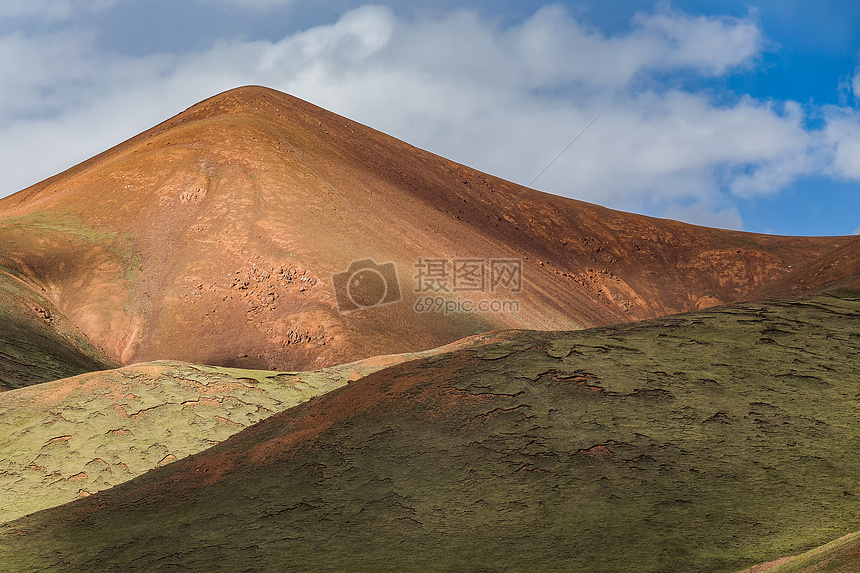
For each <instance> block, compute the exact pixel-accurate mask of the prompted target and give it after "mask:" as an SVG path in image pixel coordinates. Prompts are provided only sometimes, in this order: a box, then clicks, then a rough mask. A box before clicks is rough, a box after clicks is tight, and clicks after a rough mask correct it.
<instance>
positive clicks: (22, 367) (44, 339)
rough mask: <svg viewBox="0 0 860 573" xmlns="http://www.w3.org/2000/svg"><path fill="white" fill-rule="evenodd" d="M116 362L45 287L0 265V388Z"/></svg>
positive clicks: (13, 386)
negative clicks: (36, 287)
mask: <svg viewBox="0 0 860 573" xmlns="http://www.w3.org/2000/svg"><path fill="white" fill-rule="evenodd" d="M116 366H118V363H117V362H116V360H114V359H112V358H111V357H110V356H109V355H108V354H107V353H106V352H105V351H103V350H102V349H100V348H98V347H97V346H96V345H94V344H93V343H92V341H90V340H89V339H88V338H87V337H86V336H85V335H84V334H83V332H81V330H80V329H79V328H78V327H77V326H76V325H75V324H73V323H72V322H71V321H70V320H69V319H68V318H66V317H65V316H64V315H63V314H62V313H61V312H60V311H59V310H58V309H57V308H56V307H55V306H54V305H53V304H52V302H51V300H50V297H49V296H48V295H47V293H44V292H41V293H40V292H36V291H35V290H34V289H32V288H31V287H30V286H29V285H27V284H26V283H23V282H21V281H20V280H19V279H18V278H16V277H14V276H13V275H10V274H9V272H8V271H7V270H6V269H4V268H2V267H0V391H3V390H10V389H13V388H22V387H25V386H30V385H32V384H38V383H40V382H47V381H50V380H56V379H58V378H66V377H68V376H75V375H77V374H81V373H83V372H90V371H93V370H104V369H106V368H114V367H116Z"/></svg>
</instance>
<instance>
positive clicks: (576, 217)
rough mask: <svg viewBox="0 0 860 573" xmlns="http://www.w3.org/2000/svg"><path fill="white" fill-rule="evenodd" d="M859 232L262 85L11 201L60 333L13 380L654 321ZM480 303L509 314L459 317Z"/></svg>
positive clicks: (308, 364)
mask: <svg viewBox="0 0 860 573" xmlns="http://www.w3.org/2000/svg"><path fill="white" fill-rule="evenodd" d="M851 241H852V238H850V237H841V238H802V237H794V238H792V237H775V236H765V235H755V234H750V233H741V232H731V231H722V230H715V229H709V228H704V227H697V226H693V225H686V224H682V223H678V222H674V221H668V220H660V219H653V218H648V217H644V216H639V215H632V214H627V213H621V212H618V211H613V210H610V209H606V208H603V207H599V206H597V205H593V204H589V203H583V202H580V201H574V200H570V199H565V198H561V197H557V196H552V195H547V194H544V193H540V192H538V191H534V190H530V189H526V188H524V187H521V186H519V185H516V184H513V183H510V182H507V181H504V180H501V179H498V178H496V177H492V176H490V175H487V174H484V173H480V172H478V171H476V170H474V169H470V168H468V167H465V166H463V165H459V164H457V163H454V162H453V161H450V160H448V159H444V158H442V157H438V156H436V155H433V154H431V153H428V152H426V151H422V150H420V149H417V148H415V147H412V146H410V145H408V144H406V143H404V142H402V141H398V140H396V139H394V138H392V137H390V136H387V135H385V134H382V133H379V132H377V131H374V130H372V129H369V128H367V127H365V126H362V125H360V124H358V123H356V122H354V121H351V120H348V119H346V118H343V117H340V116H338V115H335V114H333V113H330V112H327V111H325V110H322V109H320V108H317V107H315V106H313V105H311V104H309V103H306V102H303V101H301V100H298V99H296V98H294V97H290V96H288V95H285V94H282V93H279V92H276V91H273V90H270V89H266V88H262V87H245V88H239V89H235V90H231V91H228V92H225V93H223V94H220V95H218V96H215V97H213V98H211V99H209V100H206V101H204V102H201V103H200V104H197V105H195V106H193V107H191V108H189V109H188V110H186V111H184V112H182V113H180V114H179V115H177V116H175V117H173V118H171V119H169V120H167V121H166V122H164V123H162V124H160V125H158V126H156V127H154V128H153V129H151V130H149V131H147V132H144V133H142V134H141V135H139V136H137V137H134V138H132V139H130V140H128V141H126V142H124V143H122V144H120V145H118V146H116V147H114V148H112V149H110V150H108V151H106V152H104V153H102V154H100V155H98V156H96V157H94V158H92V159H90V160H89V161H86V162H84V163H82V164H80V165H78V166H75V167H73V168H71V169H69V170H68V171H66V172H64V173H61V174H59V175H57V176H55V177H52V178H50V179H48V180H46V181H43V182H41V183H39V184H37V185H34V186H32V187H30V188H28V189H25V190H23V191H21V192H19V193H17V194H15V195H12V196H9V197H6V198H4V199H2V200H0V270H2V275H0V277H3V278H2V280H0V292H2V293H5V294H2V296H5V297H6V298H10V297H12V298H14V300H15V301H18V302H17V303H13V306H14V304H17V307H16V308H18V310H16V312H17V313H18V314H22V313H23V314H22V315H26V316H27V317H28V319H29V321H30V322H31V323H32V324H31V325H30V326H28V327H27V328H31V327H32V328H36V327H38V329H41V330H45V328H46V326H47V327H49V328H50V329H52V332H51V333H45V334H44V335H40V336H44V337H47V338H49V339H50V340H52V342H50V343H49V346H50V348H47V347H46V349H45V352H47V354H48V355H49V356H50V358H49V359H46V361H47V362H46V364H45V365H43V364H41V363H40V364H30V365H27V367H28V368H30V367H32V368H34V369H35V370H32V371H31V373H30V374H29V375H27V376H24V377H23V378H22V375H21V374H20V372H18V373H16V372H17V371H15V368H14V367H11V366H9V363H10V360H8V358H7V359H6V360H5V361H3V362H0V376H1V377H2V381H3V383H4V384H5V387H7V388H9V387H19V386H21V385H23V384H27V383H32V382H37V381H42V380H48V379H55V378H58V377H62V376H68V375H73V374H78V373H80V372H81V371H85V370H87V369H96V368H109V367H113V366H116V365H118V364H126V365H127V364H133V363H136V362H145V361H152V360H178V361H188V362H194V363H204V364H211V365H220V366H226V367H240V368H257V369H265V370H285V369H286V370H303V371H307V370H315V369H318V368H322V367H326V366H332V365H336V364H341V363H344V362H349V361H353V360H359V359H362V358H368V357H372V356H376V355H381V354H393V353H403V352H412V351H416V350H424V349H430V348H434V347H438V346H441V345H444V344H448V343H451V342H453V341H455V340H459V339H461V338H463V337H466V336H469V335H474V334H478V333H481V332H486V331H489V330H493V329H499V328H534V329H541V330H558V329H562V330H570V329H578V328H586V327H592V326H599V325H607V324H613V323H618V322H628V321H634V320H641V319H648V318H654V317H657V316H663V315H667V314H672V313H677V312H684V311H690V310H695V309H697V308H706V307H710V306H714V305H719V304H726V303H730V302H733V301H737V300H740V299H743V298H744V297H749V296H750V295H751V293H754V292H756V289H761V288H763V287H766V286H767V285H769V284H771V283H774V282H775V281H779V280H781V279H785V280H790V278H791V276H792V275H793V274H794V273H796V272H798V271H799V270H800V269H805V268H807V267H808V266H809V265H811V264H813V263H814V262H815V261H820V260H822V257H826V256H829V255H831V254H833V253H835V252H836V251H837V250H838V249H840V248H847V246H848V245H849V243H850V242H851ZM362 261H363V262H362ZM356 264H357V265H358V266H355V265H356ZM351 265H353V266H352V267H351ZM377 265H380V266H377ZM458 269H459V270H458ZM350 278H351V279H353V280H352V281H351V282H350V281H347V279H350ZM338 281H340V282H338ZM9 285H12V286H11V287H10V286H9ZM439 287H445V288H447V292H443V291H440V292H437V291H436V290H435V289H436V288H439ZM9 288H12V289H13V290H14V289H18V290H20V289H26V290H27V291H28V292H27V294H26V295H15V294H14V293H13V291H10V290H8V289H9ZM804 288H805V287H804ZM804 288H800V289H799V290H800V291H803V290H804ZM362 289H363V290H362ZM368 289H369V290H368ZM353 290H355V292H353ZM416 291H417V292H416ZM347 295H349V296H347ZM350 296H351V297H352V298H350ZM22 297H23V299H27V300H31V301H32V300H36V299H38V300H39V302H38V304H36V303H32V304H31V303H21V300H22ZM428 297H430V300H429V302H430V303H431V304H427V302H428ZM481 301H484V304H487V305H496V306H495V307H488V308H487V309H486V310H490V311H494V310H498V311H499V312H460V311H461V310H462V307H463V306H464V304H465V305H467V306H468V305H471V304H478V303H480V302H481ZM378 302H381V303H386V304H379V305H376V303H378ZM22 304H23V306H22ZM437 304H438V306H435V305H437ZM362 306H372V308H365V309H363V310H362V309H361V308H360V307H362ZM356 307H358V309H357V310H356ZM28 308H29V309H30V310H29V311H28V310H26V309H28ZM347 308H351V309H352V312H341V311H344V310H346V309H347ZM39 309H50V316H51V317H53V318H54V321H55V322H54V323H47V324H46V323H45V321H44V320H43V318H44V312H43V311H42V310H39ZM416 309H417V310H418V311H423V312H416ZM40 321H41V322H40ZM61 324H62V325H66V326H63V327H62V328H61V327H60V325H61ZM34 325H35V326H34ZM66 327H67V328H66ZM64 328H65V330H63V329H64ZM15 336H17V335H10V334H9V333H8V332H5V331H4V328H3V327H0V341H8V340H10V339H11V338H15ZM27 336H30V335H29V334H28V335H27ZM10 337H11V338H10ZM16 340H17V339H16ZM67 358H68V359H67ZM16 360H20V358H15V357H13V359H12V360H11V362H12V363H14V364H18V363H19V362H17V361H16ZM51 361H53V362H60V363H63V364H66V365H67V366H64V367H63V368H65V370H62V369H60V370H58V367H56V366H51V365H50V364H48V362H51ZM51 363H52V362H51ZM72 365H75V366H72Z"/></svg>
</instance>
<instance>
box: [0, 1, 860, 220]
mask: <svg viewBox="0 0 860 573" xmlns="http://www.w3.org/2000/svg"><path fill="white" fill-rule="evenodd" d="M222 1H225V2H226V1H228V0H222ZM0 2H2V0H0ZM262 3H266V2H265V1H264V2H262ZM274 3H275V0H272V2H271V4H274ZM7 5H11V3H7ZM261 5H262V4H261ZM2 6H4V4H2V3H0V7H2ZM761 42H762V39H761V34H760V31H759V30H758V28H757V27H756V25H755V24H754V23H753V22H752V21H750V20H746V19H729V18H710V17H708V18H706V17H691V16H688V15H685V14H682V13H678V12H672V11H667V10H663V11H660V12H658V13H657V14H640V15H638V16H637V17H636V19H635V21H634V22H633V26H632V28H631V30H630V31H629V32H628V33H626V34H620V35H615V36H606V35H604V34H602V33H601V32H599V31H596V30H594V29H591V28H588V27H586V26H584V25H583V24H582V23H580V22H579V21H577V20H576V19H575V18H573V17H572V16H571V15H570V14H569V13H567V12H566V11H565V10H564V9H562V8H560V7H557V6H555V7H548V8H544V9H542V10H540V11H538V12H537V13H536V14H534V15H533V16H532V17H531V18H528V19H527V20H525V21H523V22H521V23H519V24H517V25H514V26H510V27H504V26H501V25H500V24H499V23H497V22H493V21H488V20H486V19H484V18H483V17H481V16H480V15H479V14H477V13H475V12H471V11H458V12H454V13H450V14H446V15H441V16H439V15H435V16H431V15H425V16H421V17H417V18H415V19H403V18H399V17H397V16H396V15H395V14H394V13H393V12H392V11H391V10H390V9H388V8H385V7H381V6H364V7H361V8H358V9H356V10H353V11H350V12H348V13H346V14H344V15H343V16H342V17H341V18H340V19H339V20H338V21H337V22H334V23H332V24H330V25H325V26H318V27H315V28H312V29H308V30H305V31H302V32H298V33H295V34H292V35H289V36H287V37H285V38H283V39H282V40H280V41H278V42H270V41H261V40H247V41H245V40H243V41H238V40H234V41H220V42H218V43H216V44H215V45H213V46H212V47H211V48H209V49H207V50H204V51H200V52H195V53H189V54H183V55H176V54H162V55H156V56H148V57H130V56H122V55H118V54H110V53H102V52H100V51H98V50H97V49H96V47H95V45H94V43H93V36H92V35H91V34H89V33H87V32H85V31H83V29H82V28H80V27H69V28H68V29H67V30H66V31H65V32H63V33H61V34H57V35H53V36H24V35H20V34H19V35H10V36H6V37H2V38H0V130H2V137H0V156H3V157H4V158H6V159H7V160H8V165H11V166H14V170H7V172H6V174H5V177H4V181H3V187H0V196H2V195H3V194H8V193H9V192H13V191H15V190H17V189H20V188H23V187H24V186H26V185H28V184H31V183H34V182H35V181H36V180H38V179H40V178H44V177H48V176H50V175H52V174H54V173H56V172H58V171H60V170H61V169H63V168H66V167H68V166H70V165H72V164H73V163H75V162H77V161H81V160H83V159H86V158H88V157H90V156H92V155H94V154H95V153H98V152H100V151H102V150H104V149H105V148H106V147H108V146H110V145H113V144H115V143H118V142H119V141H121V140H123V139H125V138H127V137H130V136H132V135H134V134H136V133H137V132H139V131H142V130H143V129H146V128H148V127H150V126H151V125H153V124H155V123H157V122H158V121H160V120H162V119H164V118H166V117H168V116H170V115H173V114H174V113H176V112H178V111H180V110H182V109H184V108H185V107H187V106H189V105H191V104H193V103H195V102H196V101H199V100H202V99H204V98H206V97H209V96H211V95H214V94H215V93H218V92H220V91H223V90H225V89H229V88H231V87H235V86H238V85H243V84H262V85H267V86H270V87H273V88H276V89H280V90H282V91H286V92H289V93H292V94H294V95H296V96H298V97H302V98H304V99H307V100H309V101H311V102H312V103H315V104H317V105H320V106H322V107H325V108H327V109H330V110H332V111H335V112H337V113H340V114H343V115H346V116H349V117H351V118H353V119H355V120H357V121H360V122H362V123H365V124H368V125H371V126H373V127H375V128H377V129H381V130H382V131H386V132H388V133H391V134H392V135H394V136H396V137H398V138H400V139H403V140H405V141H408V142H410V143H413V144H415V145H418V146H420V147H424V148H426V149H429V150H430V151H433V152H436V153H439V154H442V155H444V156H446V157H450V158H452V159H454V160H456V161H460V162H463V163H466V164H468V165H471V166H473V167H477V168H479V169H482V170H484V171H488V172H490V173H493V174H496V175H500V176H502V177H506V178H508V179H511V180H514V181H516V182H518V183H524V184H525V183H528V182H530V181H531V180H532V179H533V178H534V176H535V175H537V174H538V173H539V172H540V171H541V170H542V169H543V168H544V167H546V165H547V164H548V163H549V161H551V160H552V159H553V158H554V157H555V156H556V155H557V154H558V152H559V151H560V150H561V149H563V148H564V147H565V145H567V144H568V143H569V142H570V140H571V139H572V138H573V136H574V135H576V134H577V133H578V132H579V131H580V130H581V129H582V128H583V127H585V126H586V125H588V123H589V122H590V121H591V120H593V119H594V117H595V116H596V115H597V114H598V113H600V111H601V110H602V109H603V108H604V107H605V106H606V104H607V103H609V102H610V101H612V99H613V98H614V97H616V96H617V95H618V94H622V96H621V97H620V99H618V101H617V103H616V104H615V105H614V106H613V107H612V108H611V109H610V110H609V111H608V112H607V113H606V114H605V115H604V116H603V117H601V119H600V120H599V121H598V122H597V123H595V124H594V125H593V126H592V127H591V128H590V129H589V131H588V132H587V133H586V134H585V135H584V136H583V137H582V138H581V140H579V141H578V142H577V143H576V145H574V146H573V147H571V149H570V150H569V152H568V153H567V154H565V155H564V156H563V157H562V158H561V159H560V160H559V161H558V162H557V163H556V164H554V165H553V167H552V168H551V169H550V170H548V171H547V172H546V174H545V175H543V176H542V177H541V178H540V180H539V181H538V182H537V183H536V184H535V186H536V187H537V188H540V189H543V190H546V191H551V192H554V193H558V194H562V195H567V196H571V197H576V198H580V199H585V200H590V201H594V202H597V203H601V204H605V205H609V206H614V207H617V208H625V209H633V210H640V211H642V210H646V211H648V212H651V213H656V214H665V215H667V216H672V217H678V218H686V219H685V220H689V221H691V222H699V223H708V224H714V225H716V226H727V227H732V228H741V227H742V226H743V223H742V221H741V220H740V216H739V215H738V211H737V209H735V208H734V207H733V206H732V205H731V197H732V195H735V196H740V197H753V196H756V195H762V194H772V193H776V192H778V191H779V190H780V189H781V188H782V187H784V186H786V185H788V184H789V183H791V182H792V181H793V180H794V179H795V178H796V177H798V176H800V175H804V174H809V173H814V172H816V171H818V172H820V171H822V170H823V169H827V168H831V169H834V170H836V171H838V172H839V173H840V174H841V175H842V176H845V177H855V178H860V160H855V159H854V158H856V157H860V127H858V126H860V122H858V121H857V118H856V117H855V116H853V115H851V114H847V113H845V112H839V113H836V112H833V113H831V114H830V115H829V118H828V122H827V128H826V129H825V130H824V131H822V132H821V133H811V132H809V131H808V130H807V129H805V128H804V120H805V118H804V114H803V112H802V110H801V108H800V107H799V106H798V105H796V104H793V103H790V102H789V103H788V104H786V105H785V106H776V105H774V104H772V103H769V102H760V101H755V100H752V99H750V98H745V99H741V100H739V101H737V102H735V103H733V104H730V105H729V104H726V105H716V104H715V103H714V102H712V101H711V100H710V99H709V98H708V96H707V95H705V94H697V93H688V92H684V91H680V90H678V89H665V88H664V89H662V90H661V89H658V88H657V87H654V86H652V87H651V88H648V89H643V88H641V87H639V88H636V87H633V86H642V85H650V83H649V82H648V81H647V80H648V78H649V74H652V73H654V72H655V71H656V72H658V73H660V74H666V73H696V74H701V75H706V76H714V75H721V74H725V73H727V72H728V70H731V69H735V68H738V67H743V66H750V65H752V64H753V62H754V61H755V59H756V58H757V56H758V55H759V51H760V49H761ZM640 80H645V81H644V82H642V81H640ZM855 85H856V82H855ZM840 113H841V114H842V115H840ZM855 145H856V148H855V147H854V146H855ZM828 158H829V159H828ZM827 161H830V162H831V163H832V167H827V165H825V164H826V162H827ZM4 163H6V161H4Z"/></svg>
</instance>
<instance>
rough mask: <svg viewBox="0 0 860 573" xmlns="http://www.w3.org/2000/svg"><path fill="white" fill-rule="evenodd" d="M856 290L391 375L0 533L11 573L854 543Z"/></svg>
mask: <svg viewBox="0 0 860 573" xmlns="http://www.w3.org/2000/svg"><path fill="white" fill-rule="evenodd" d="M858 325H860V296H858V293H856V292H851V291H843V292H840V293H833V294H828V295H819V296H816V297H811V298H806V299H800V300H795V301H789V302H769V303H745V304H738V305H733V306H730V307H724V308H714V309H710V310H707V311H701V312H697V313H691V314H685V315H678V316H673V317H668V318H662V319H656V320H651V321H646V322H641V323H634V324H628V325H621V326H614V327H606V328H599V329H591V330H586V331H578V332H567V333H539V332H528V331H511V332H509V333H506V334H504V335H498V338H497V340H496V341H495V342H492V343H490V344H485V345H482V346H474V347H467V348H461V349H458V350H454V351H452V352H449V353H445V354H440V355H437V356H434V357H427V358H420V359H417V360H413V361H410V362H407V363H404V364H400V365H395V366H392V367H390V368H386V369H383V370H380V371H378V372H376V373H374V374H371V375H369V376H367V377H365V378H363V379H362V380H360V381H357V382H355V383H352V384H349V385H347V386H344V387H342V388H340V389H339V390H335V391H334V392H331V393H328V394H326V395H324V396H320V397H317V398H314V399H313V400H312V401H310V402H308V403H307V404H305V405H302V406H299V407H296V408H292V409H290V410H287V411H285V412H282V413H280V414H277V415H274V416H272V417H270V418H267V419H266V420H264V421H262V422H260V423H258V424H256V425H254V426H251V427H250V428H247V429H245V430H243V431H241V432H239V433H238V434H236V435H234V436H232V437H231V438H229V439H227V440H225V441H223V442H221V443H220V444H218V445H216V446H214V447H212V448H210V449H208V450H205V451H203V452H201V453H198V454H195V455H193V456H190V457H188V458H185V459H182V460H178V461H176V462H174V463H171V464H169V465H167V466H165V467H161V468H158V469H155V470H153V471H150V472H148V473H146V474H143V475H141V476H138V477H137V478H135V479H133V480H131V481H129V482H126V483H124V484H122V485H119V486H117V487H114V488H112V489H109V490H105V491H102V492H99V493H97V494H95V495H92V496H90V497H87V498H85V499H82V500H79V501H76V502H74V503H71V504H67V505H64V506H61V507H57V508H54V509H50V510H46V511H43V512H39V513H36V514H33V515H30V516H27V517H24V518H22V519H19V520H16V521H13V522H9V523H7V524H5V525H3V526H2V528H0V568H2V569H3V570H6V571H42V570H46V571H68V570H75V571H105V570H129V569H147V570H153V571H168V570H177V569H181V570H188V571H208V570H212V569H221V570H231V571H283V570H318V571H327V570H328V571H338V570H352V571H403V570H425V571H524V570H540V571H589V572H616V571H635V572H657V571H661V572H664V571H679V572H680V571H683V572H688V571H714V572H717V571H736V570H738V569H741V568H743V567H747V566H750V565H751V564H754V563H759V562H764V561H768V560H771V559H776V558H778V557H782V556H784V555H796V554H798V553H800V552H802V551H804V550H807V549H809V548H811V547H815V546H817V545H820V544H822V543H825V542H827V541H829V540H831V539H835V538H837V537H840V536H842V535H844V534H846V533H848V532H851V531H856V530H858V529H860V502H858V500H860V488H858V485H857V475H860V456H858V455H857V452H858V451H860V424H858V419H860V334H858V333H860V328H858Z"/></svg>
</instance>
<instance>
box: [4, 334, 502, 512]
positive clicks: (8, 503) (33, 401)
mask: <svg viewBox="0 0 860 573" xmlns="http://www.w3.org/2000/svg"><path fill="white" fill-rule="evenodd" d="M492 340H493V335H491V334H490V335H481V336H480V337H473V338H469V339H465V340H462V341H459V342H457V343H455V344H453V345H449V346H447V347H441V348H437V349H433V350H430V351H426V352H417V353H409V354H397V355H389V356H379V357H375V358H372V359H367V360H362V361H359V362H352V363H347V364H341V365H338V366H332V367H329V368H325V369H322V370H317V371H314V372H267V371H260V370H238V369H233V368H220V367H211V366H200V365H194V364H187V363H181V362H168V361H160V362H152V363H145V364H136V365H134V366H127V367H124V368H119V369H116V370H109V371H101V372H90V373H87V374H82V375H80V376H75V377H72V378H65V379H62V380H56V381H53V382H47V383H43V384H36V385H33V386H28V387H25V388H21V389H18V390H14V391H11V392H5V393H3V394H2V395H0V522H4V521H8V520H11V519H15V518H18V517H21V516H23V515H27V514H29V513H33V512H35V511H39V510H42V509H46V508H49V507H55V506H57V505H62V504H63V503H67V502H69V501H72V500H74V499H76V498H78V497H86V496H88V495H91V494H93V493H95V492H97V491H101V490H103V489H106V488H109V487H112V486H114V485H117V484H120V483H123V482H125V481H128V480H129V479H132V478H133V477H135V476H138V475H140V474H142V473H144V472H146V471H148V470H150V469H152V468H155V467H158V466H161V465H164V464H166V463H170V462H171V461H173V460H176V459H181V458H184V457H186V456H188V455H191V454H194V453H197V452H200V451H202V450H205V449H206V448H209V447H211V446H212V445H213V444H217V443H218V442H220V441H223V440H225V439H227V438H228V437H230V436H232V435H233V434H235V433H236V432H238V431H240V430H241V429H243V428H245V427H247V426H250V425H252V424H254V423H255V422H258V421H260V420H263V419H265V418H267V417H268V416H271V415H273V414H275V413H277V412H281V411H283V410H286V409H287V408H289V407H292V406H294V405H296V404H300V403H302V402H305V401H307V400H309V399H310V398H312V397H314V396H318V395H320V394H323V393H325V392H329V391H331V390H334V389H336V388H339V387H341V386H344V385H346V384H348V383H350V382H355V381H356V380H359V379H361V378H362V377H363V376H366V375H367V374H370V373H372V372H375V371H377V370H380V369H382V368H386V367H388V366H391V365H394V364H399V363H402V362H406V361H408V360H414V359H416V358H422V357H426V356H431V355H435V354H438V353H442V352H445V351H449V350H452V349H454V348H457V347H459V346H467V345H479V344H484V343H487V342H489V341H492Z"/></svg>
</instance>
